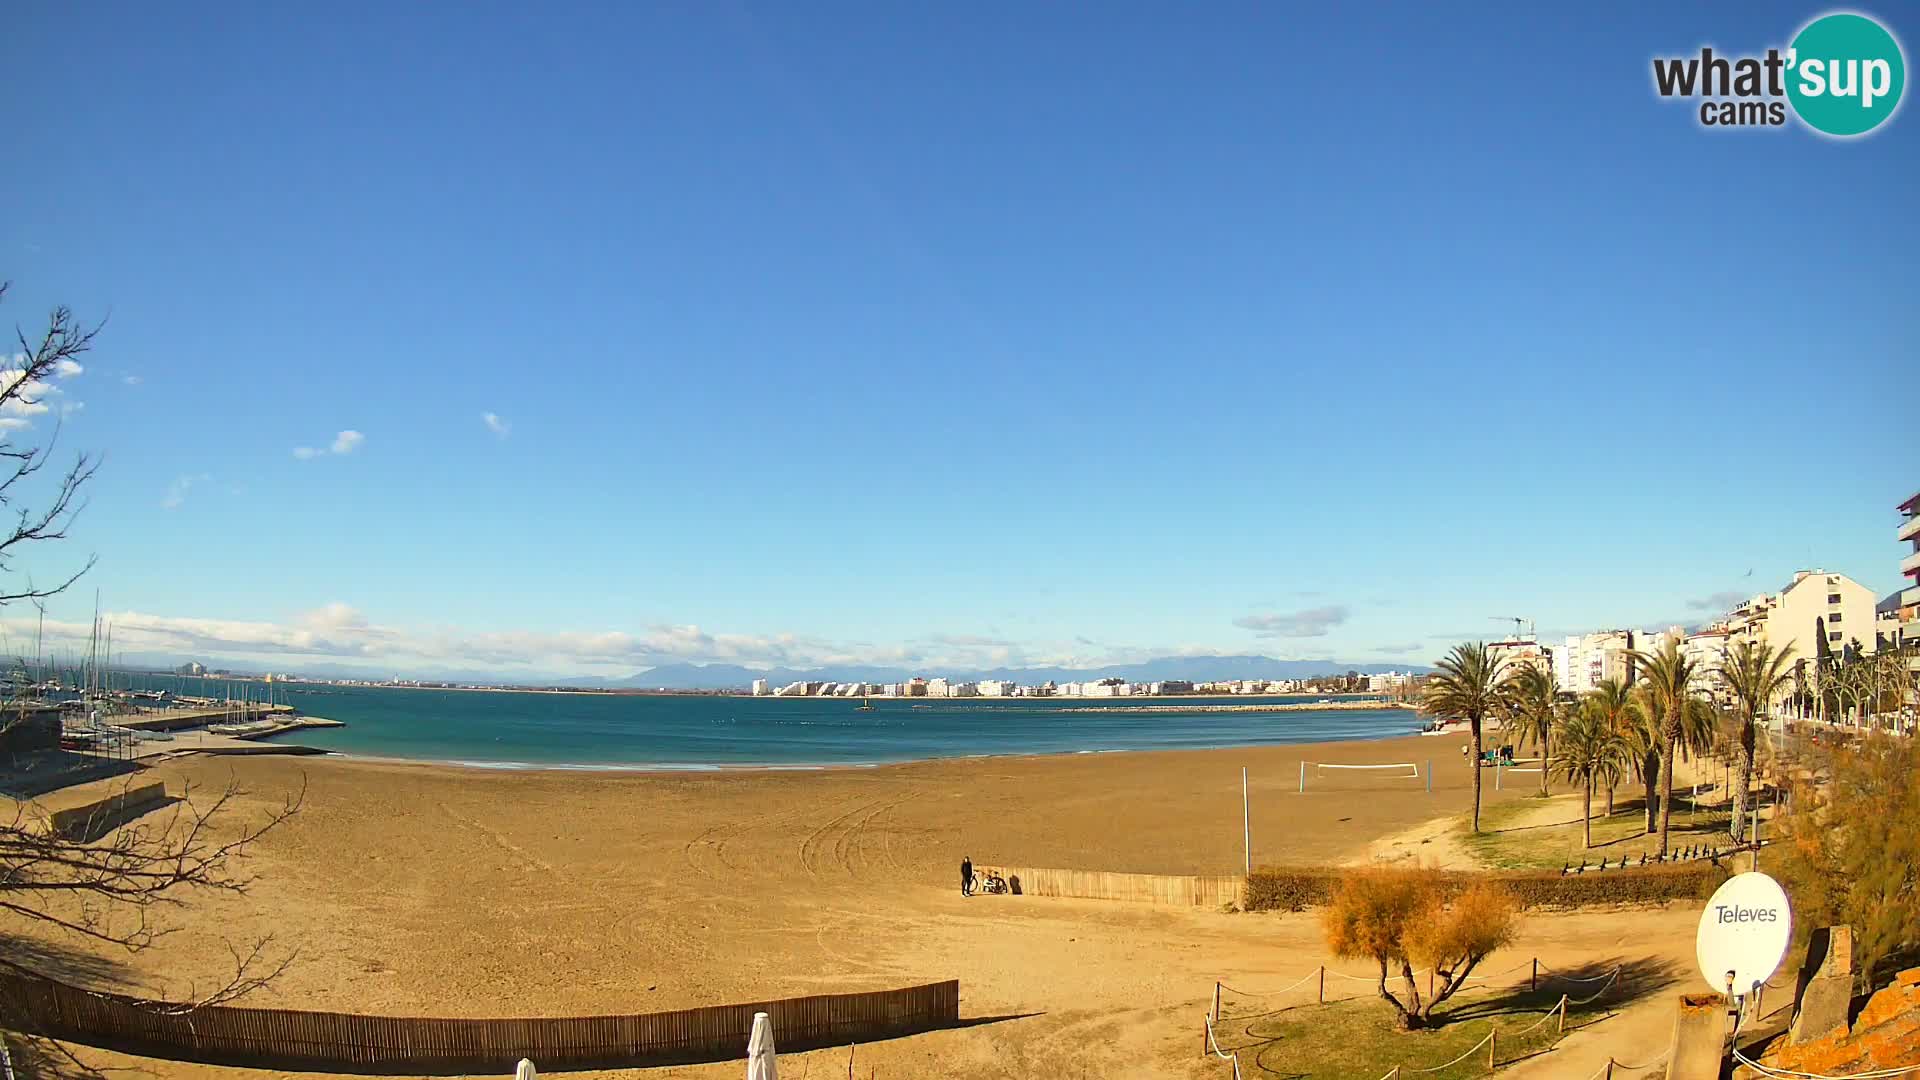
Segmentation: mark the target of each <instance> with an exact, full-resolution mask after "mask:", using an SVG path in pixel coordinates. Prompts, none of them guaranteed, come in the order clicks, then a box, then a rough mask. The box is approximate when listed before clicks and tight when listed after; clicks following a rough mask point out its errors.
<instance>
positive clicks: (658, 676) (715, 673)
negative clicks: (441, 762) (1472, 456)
mask: <svg viewBox="0 0 1920 1080" xmlns="http://www.w3.org/2000/svg"><path fill="white" fill-rule="evenodd" d="M1409 670H1411V671H1415V672H1424V671H1429V670H1431V669H1430V668H1427V667H1425V666H1423V665H1419V664H1349V663H1342V662H1340V661H1337V660H1275V659H1274V658H1273V657H1271V656H1163V657H1160V658H1158V659H1155V660H1146V661H1142V662H1140V663H1137V664H1114V665H1111V666H1107V667H1089V668H1066V667H1031V668H992V669H990V670H986V671H933V670H929V669H908V668H889V667H829V668H809V669H804V670H803V669H798V668H771V669H768V670H760V669H757V668H749V667H742V666H740V665H738V664H667V665H663V666H661V667H656V668H649V669H647V670H646V671H642V672H638V673H636V674H634V675H629V676H628V677H626V678H624V679H616V680H598V679H569V680H564V683H565V685H569V686H610V687H632V688H636V689H647V690H653V689H667V690H736V689H744V688H746V687H747V686H750V685H752V683H753V680H755V679H765V680H767V682H768V683H769V684H771V685H773V686H776V687H778V686H785V685H786V684H787V683H790V682H871V683H892V682H905V681H907V680H908V679H911V678H913V677H914V676H916V675H919V676H932V675H944V676H945V677H946V678H947V679H948V680H950V681H959V682H979V681H981V680H982V679H1000V680H1009V681H1012V682H1016V683H1021V684H1023V685H1034V684H1038V683H1044V682H1049V681H1051V682H1056V683H1063V682H1085V681H1086V680H1088V679H1104V678H1118V679H1125V680H1127V681H1128V682H1160V681H1163V680H1166V679H1190V680H1192V681H1194V682H1209V681H1213V680H1219V679H1305V678H1310V677H1312V676H1315V675H1339V674H1343V673H1345V672H1348V671H1357V672H1360V673H1361V674H1363V675H1372V674H1377V673H1379V672H1383V671H1409Z"/></svg>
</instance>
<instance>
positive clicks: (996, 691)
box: [979, 679, 1013, 697]
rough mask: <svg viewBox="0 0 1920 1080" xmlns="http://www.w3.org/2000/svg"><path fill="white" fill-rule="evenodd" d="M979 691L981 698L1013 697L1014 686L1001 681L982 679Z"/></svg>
mask: <svg viewBox="0 0 1920 1080" xmlns="http://www.w3.org/2000/svg"><path fill="white" fill-rule="evenodd" d="M979 691H980V696H981V697H1012V696H1013V684H1012V683H1010V682H1005V681H1003V680H1000V679H981V680H980V686H979Z"/></svg>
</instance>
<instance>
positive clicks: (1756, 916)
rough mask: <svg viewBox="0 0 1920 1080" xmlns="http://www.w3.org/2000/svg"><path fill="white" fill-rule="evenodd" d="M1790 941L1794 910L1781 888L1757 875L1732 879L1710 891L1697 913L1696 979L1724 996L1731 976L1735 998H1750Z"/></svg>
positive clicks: (1773, 968)
mask: <svg viewBox="0 0 1920 1080" xmlns="http://www.w3.org/2000/svg"><path fill="white" fill-rule="evenodd" d="M1792 940H1793V909H1792V908H1791V907H1789V906H1788V905H1787V894H1786V892H1785V891H1784V890H1782V889H1781V888H1780V883H1779V882H1777V881H1775V880H1773V879H1772V878H1770V877H1768V876H1767V875H1765V874H1762V873H1760V872H1759V871H1753V872H1751V873H1746V874H1736V875H1734V876H1733V877H1730V878H1728V879H1727V881H1726V883H1725V884H1723V885H1721V886H1720V887H1719V888H1718V889H1716V890H1714V893H1713V899H1711V900H1709V901H1707V910H1705V911H1703V912H1701V913H1700V932H1699V935H1698V936H1697V937H1696V938H1695V941H1694V954H1695V956H1696V957H1697V958H1698V959H1699V961H1700V975H1701V977H1703V978H1705V979H1706V980H1707V985H1708V986H1711V987H1713V990H1714V992H1715V993H1718V994H1724V993H1726V992H1727V982H1728V979H1727V976H1728V975H1729V974H1731V975H1732V976H1733V979H1732V982H1733V992H1734V994H1735V995H1736V996H1742V997H1743V996H1745V995H1747V994H1751V993H1753V990H1754V988H1755V987H1756V986H1759V985H1760V984H1761V983H1764V982H1766V981H1767V980H1768V979H1770V978H1772V977H1773V973H1774V972H1775V971H1778V970H1779V968H1780V961H1782V960H1784V959H1786V957H1787V943H1788V942H1790V941H1792Z"/></svg>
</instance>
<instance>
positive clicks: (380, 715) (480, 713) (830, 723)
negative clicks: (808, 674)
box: [187, 684, 1419, 770]
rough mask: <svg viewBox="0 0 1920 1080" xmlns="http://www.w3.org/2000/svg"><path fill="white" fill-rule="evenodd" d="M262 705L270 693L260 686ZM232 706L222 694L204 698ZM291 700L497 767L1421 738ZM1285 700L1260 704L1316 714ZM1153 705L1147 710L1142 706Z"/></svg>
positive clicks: (1086, 708)
mask: <svg viewBox="0 0 1920 1080" xmlns="http://www.w3.org/2000/svg"><path fill="white" fill-rule="evenodd" d="M251 689H252V692H253V693H254V694H256V695H257V694H259V693H260V692H261V689H262V688H261V687H260V686H259V684H253V685H252V687H251ZM187 692H188V693H201V692H205V693H209V694H213V693H218V692H219V691H218V690H217V689H215V688H214V684H209V687H208V689H206V690H205V691H201V690H198V689H195V688H192V687H189V688H187ZM274 696H275V699H276V700H281V701H285V702H287V703H289V704H292V705H293V706H294V707H295V708H297V709H299V710H300V711H301V712H303V713H306V714H308V715H310V716H320V717H326V718H327V719H330V720H339V721H341V722H342V723H344V724H345V725H346V726H345V727H340V728H307V729H303V730H300V731H296V732H292V733H289V734H287V735H283V736H280V737H279V740H280V741H283V742H293V743H299V744H301V745H305V746H312V747H317V748H320V749H324V750H330V751H336V752H339V753H342V754H353V755H359V756H365V757H383V758H407V759H415V760H425V761H441V762H456V763H460V764H465V765H473V766H482V767H488V768H501V769H513V768H569V769H638V768H645V769H686V770H703V769H721V768H748V767H761V768H782V769H793V768H826V767H831V766H859V765H881V764H887V763H891V762H901V761H919V760H926V759H932V758H959V757H988V756H995V755H1007V754H1076V753H1077V754H1089V753H1103V752H1112V751H1121V750H1195V749H1208V748H1217V747H1229V746H1263V745H1272V744H1282V743H1305V742H1332V741H1339V740H1352V739H1376V738H1382V737H1388V736H1396V735H1407V734H1411V733H1413V732H1414V731H1416V730H1418V728H1419V721H1418V719H1417V718H1416V716H1415V714H1414V713H1413V712H1411V711H1409V710H1405V709H1392V708H1381V709H1377V710H1376V709H1352V708H1343V709H1337V710H1336V709H1307V710H1301V711H1277V710H1276V711H1252V712H1240V711H1233V712H1207V711H1198V710H1196V711H1190V712H1187V711H1183V712H1163V711H1156V709H1155V708H1154V707H1156V706H1165V705H1171V704H1178V705H1203V704H1222V705H1246V704H1248V703H1249V700H1248V699H1247V698H1244V697H1242V698H1186V697H1182V698H1155V699H1150V700H1148V701H1145V702H1143V701H1141V700H1139V699H1125V698H1122V699H1093V700H1046V699H1038V698H1007V699H989V698H954V699H935V700H931V701H928V700H921V699H902V698H873V699H871V700H872V704H873V708H872V710H871V711H861V710H860V708H859V705H860V701H859V699H857V698H753V697H722V696H717V695H714V696H703V695H672V696H641V695H630V694H620V695H614V694H530V693H514V692H494V691H480V690H426V689H399V688H387V687H345V686H322V685H300V684H278V685H276V686H275V687H274ZM1320 700H1324V699H1321V698H1317V697H1311V696H1310V697H1274V698H1269V699H1259V703H1261V704H1266V703H1274V704H1280V703H1289V702H1291V703H1302V702H1304V703H1316V702H1318V701H1320ZM1143 706H1144V707H1143Z"/></svg>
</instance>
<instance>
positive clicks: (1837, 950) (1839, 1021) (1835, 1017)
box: [1787, 926, 1853, 1046]
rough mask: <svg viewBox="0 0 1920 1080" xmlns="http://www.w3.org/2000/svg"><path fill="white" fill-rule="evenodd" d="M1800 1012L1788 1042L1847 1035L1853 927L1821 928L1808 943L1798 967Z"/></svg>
mask: <svg viewBox="0 0 1920 1080" xmlns="http://www.w3.org/2000/svg"><path fill="white" fill-rule="evenodd" d="M1798 982H1799V1012H1798V1015H1796V1016H1795V1017H1794V1020H1793V1027H1792V1028H1791V1029H1789V1030H1788V1032H1787V1042H1788V1043H1790V1044H1792V1045H1794V1046H1800V1045H1803V1044H1806V1043H1810V1042H1814V1041H1815V1040H1818V1039H1824V1038H1827V1037H1829V1036H1840V1037H1844V1036H1846V1034H1847V1032H1848V1028H1847V1009H1848V1006H1849V1005H1850V1004H1851V1003H1852V1002H1853V929H1852V928H1851V927H1846V926H1829V927H1823V928H1821V929H1819V930H1815V931H1814V932H1813V936H1812V938H1811V939H1809V941H1808V942H1807V959H1806V963H1805V964H1803V965H1802V966H1801V968H1800V978H1799V980H1798Z"/></svg>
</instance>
